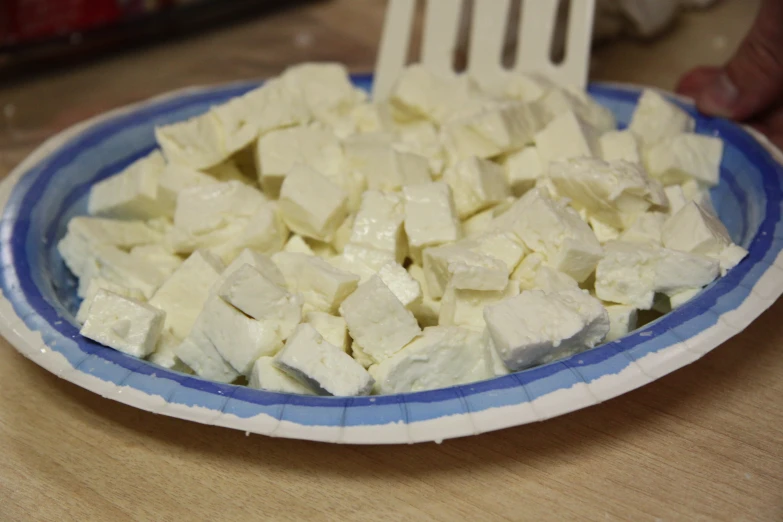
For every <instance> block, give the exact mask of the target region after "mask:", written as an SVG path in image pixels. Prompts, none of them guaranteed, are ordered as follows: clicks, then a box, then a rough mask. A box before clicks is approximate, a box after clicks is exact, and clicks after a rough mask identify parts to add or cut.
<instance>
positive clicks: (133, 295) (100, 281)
mask: <svg viewBox="0 0 783 522" xmlns="http://www.w3.org/2000/svg"><path fill="white" fill-rule="evenodd" d="M100 290H106V291H108V292H111V293H113V294H116V295H119V296H121V297H127V298H128V299H133V300H134V301H139V302H144V301H145V299H144V294H142V293H141V292H140V291H138V290H136V289H135V288H126V287H124V286H122V285H118V284H117V283H113V282H111V281H109V280H107V279H104V278H102V277H93V278H91V279H90V283H89V285H88V287H87V289H86V290H85V294H84V299H83V300H82V304H81V305H80V306H79V310H78V311H77V313H76V322H77V323H79V324H84V322H85V321H86V320H87V315H88V314H89V312H90V306H92V301H93V299H95V296H96V295H98V292H99V291H100Z"/></svg>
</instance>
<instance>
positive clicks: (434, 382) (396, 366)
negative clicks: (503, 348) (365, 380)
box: [369, 326, 493, 394]
mask: <svg viewBox="0 0 783 522" xmlns="http://www.w3.org/2000/svg"><path fill="white" fill-rule="evenodd" d="M369 372H370V375H372V376H373V377H374V378H375V382H376V388H377V390H378V392H379V393H381V394H387V393H406V392H417V391H424V390H433V389H436V388H443V387H446V386H455V385H458V384H465V383H469V382H475V381H480V380H484V379H488V378H490V377H492V376H493V375H491V374H490V373H489V370H488V366H487V363H486V358H485V354H484V350H483V347H482V344H481V333H480V332H473V331H470V330H467V329H464V328H459V327H455V326H434V327H430V328H426V329H425V330H424V332H423V333H422V335H421V336H419V337H417V338H416V339H414V340H413V341H411V342H410V343H409V344H408V345H407V346H405V347H404V348H403V349H402V350H400V351H399V352H397V353H396V354H394V355H392V356H391V357H389V358H388V359H385V360H383V361H381V362H380V363H378V364H376V365H374V366H371V367H370V369H369Z"/></svg>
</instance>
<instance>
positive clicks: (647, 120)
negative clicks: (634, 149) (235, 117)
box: [628, 89, 694, 147]
mask: <svg viewBox="0 0 783 522" xmlns="http://www.w3.org/2000/svg"><path fill="white" fill-rule="evenodd" d="M628 128H629V129H630V131H631V132H633V133H634V134H635V135H636V136H637V137H638V138H639V141H641V142H642V145H643V146H644V147H651V146H653V145H655V144H657V143H658V142H660V141H662V140H664V139H665V138H668V137H669V136H673V135H675V134H681V133H683V132H692V131H693V128H694V121H693V118H691V117H690V116H689V115H688V113H687V112H685V111H684V110H682V109H680V108H679V107H677V106H676V105H675V104H673V103H671V102H669V101H667V100H666V99H665V98H664V97H663V96H661V95H660V94H658V93H657V92H655V91H653V90H651V89H646V90H645V91H644V92H642V95H641V96H640V97H639V101H638V102H637V104H636V109H635V110H634V112H633V116H632V118H631V124H630V125H629V126H628Z"/></svg>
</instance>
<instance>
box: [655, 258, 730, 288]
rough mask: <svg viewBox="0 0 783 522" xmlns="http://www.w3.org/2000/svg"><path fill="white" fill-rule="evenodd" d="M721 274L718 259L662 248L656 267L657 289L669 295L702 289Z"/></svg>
mask: <svg viewBox="0 0 783 522" xmlns="http://www.w3.org/2000/svg"><path fill="white" fill-rule="evenodd" d="M719 274H720V264H719V263H718V260H716V259H713V258H710V257H706V256H703V255H700V254H692V253H688V252H680V251H678V250H670V249H667V248H662V249H661V250H660V260H659V261H658V263H657V264H656V267H655V291H656V292H660V293H663V294H666V295H669V296H672V295H675V294H678V293H680V292H682V291H683V290H691V289H694V288H696V289H701V288H702V287H704V286H707V285H708V284H710V283H711V282H713V281H714V280H715V279H717V277H718V275H719Z"/></svg>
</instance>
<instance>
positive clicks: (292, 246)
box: [283, 234, 315, 256]
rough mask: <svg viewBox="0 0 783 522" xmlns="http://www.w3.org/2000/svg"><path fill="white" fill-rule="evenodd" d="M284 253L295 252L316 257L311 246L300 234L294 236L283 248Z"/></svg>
mask: <svg viewBox="0 0 783 522" xmlns="http://www.w3.org/2000/svg"><path fill="white" fill-rule="evenodd" d="M283 252H293V253H295V254H307V255H308V256H314V255H315V252H313V249H312V248H310V245H308V244H307V242H306V241H305V240H304V238H303V237H302V236H300V235H299V234H292V235H291V237H290V238H289V239H288V242H286V244H285V246H284V247H283Z"/></svg>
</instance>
